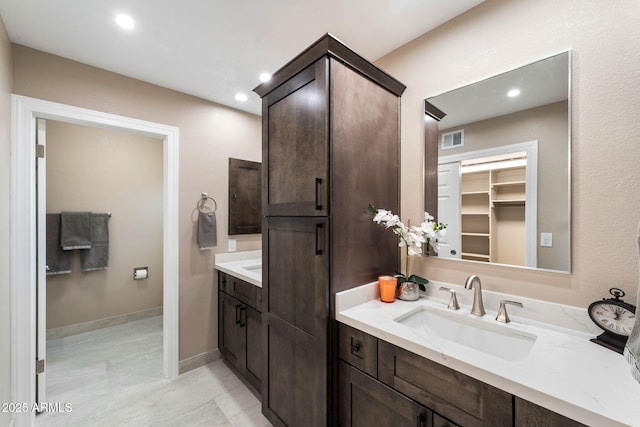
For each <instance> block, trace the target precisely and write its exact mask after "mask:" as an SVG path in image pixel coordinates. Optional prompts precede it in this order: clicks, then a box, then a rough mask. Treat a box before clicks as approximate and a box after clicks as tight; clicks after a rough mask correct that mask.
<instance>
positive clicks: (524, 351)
mask: <svg viewBox="0 0 640 427" xmlns="http://www.w3.org/2000/svg"><path fill="white" fill-rule="evenodd" d="M394 321H395V322H398V323H400V324H402V325H405V326H408V327H410V328H412V329H413V330H414V331H416V332H417V333H418V334H419V335H423V336H424V335H426V336H432V335H436V336H438V337H440V338H443V339H445V340H447V341H450V342H453V343H456V344H459V345H462V346H465V347H469V348H473V349H475V350H478V351H481V352H483V353H487V354H490V355H493V356H496V357H499V358H501V359H505V360H512V361H516V360H522V359H524V358H526V357H527V355H528V354H529V352H530V351H531V348H532V347H533V345H534V343H535V341H536V339H537V336H536V335H535V334H532V333H529V332H524V331H520V330H517V329H514V328H512V327H509V326H507V325H503V324H500V323H497V322H494V321H493V319H491V320H489V319H485V318H482V319H481V318H474V317H472V316H471V315H469V314H465V313H461V312H453V311H445V310H444V309H438V308H435V307H429V306H420V307H418V308H416V309H414V310H411V311H410V312H408V313H406V314H404V315H402V316H400V317H397V318H396V319H394Z"/></svg>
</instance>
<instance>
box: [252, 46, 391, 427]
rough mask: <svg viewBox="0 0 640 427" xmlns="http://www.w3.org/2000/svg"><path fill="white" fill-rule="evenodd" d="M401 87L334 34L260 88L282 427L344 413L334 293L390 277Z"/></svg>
mask: <svg viewBox="0 0 640 427" xmlns="http://www.w3.org/2000/svg"><path fill="white" fill-rule="evenodd" d="M403 91H404V86H403V85H402V84H401V83H399V82H398V81H397V80H395V79H393V78H392V77H390V76H389V75H387V74H386V73H384V72H383V71H381V70H380V69H378V68H376V67H375V66H373V65H372V64H370V63H369V62H367V61H366V60H364V59H363V58H362V57H360V56H359V55H357V54H356V53H355V52H353V51H351V50H350V49H349V48H347V47H346V46H345V45H343V44H342V43H340V42H339V41H338V40H336V39H335V38H333V37H331V36H330V35H326V36H324V37H322V38H321V39H320V40H318V41H317V42H316V43H314V44H313V45H312V46H310V47H309V48H308V49H307V50H306V51H304V52H303V53H302V54H300V55H299V56H298V57H296V58H294V59H293V60H292V61H291V62H289V63H288V64H287V65H285V66H284V67H283V68H282V69H280V70H279V71H277V72H276V73H275V74H274V75H273V77H272V79H271V81H269V82H268V83H264V84H263V85H261V86H258V87H257V88H256V89H255V92H256V93H258V95H260V97H261V98H262V123H263V144H262V150H263V151H262V159H263V176H262V183H263V193H262V197H263V212H264V214H265V220H264V222H263V237H262V242H263V251H262V255H263V263H262V265H263V293H264V294H263V299H264V300H263V310H262V312H263V324H264V326H263V328H264V329H263V332H264V351H265V364H266V365H265V367H264V377H263V381H262V408H263V413H264V414H265V416H266V417H267V418H268V419H269V420H270V421H271V422H272V423H273V424H274V425H276V426H300V425H304V426H327V425H335V423H336V420H337V409H336V406H337V405H336V403H337V383H338V357H337V351H338V348H337V324H336V322H335V320H334V318H335V313H334V311H335V307H334V294H335V293H336V292H337V291H341V290H344V289H348V288H351V287H353V286H357V285H359V284H362V283H367V282H371V281H374V280H376V278H377V276H378V275H380V274H383V273H384V274H388V273H393V272H394V271H395V270H397V265H398V256H399V253H398V248H397V241H396V238H395V236H394V235H393V233H389V232H387V231H385V230H384V229H382V228H381V227H378V226H376V224H374V223H373V222H372V217H371V215H370V213H369V212H368V209H367V208H368V206H369V204H374V205H376V206H378V207H381V208H382V207H384V208H386V209H391V210H393V211H394V212H398V210H399V162H400V158H399V148H400V146H399V132H400V123H399V116H400V98H399V97H400V95H401V93H402V92H403Z"/></svg>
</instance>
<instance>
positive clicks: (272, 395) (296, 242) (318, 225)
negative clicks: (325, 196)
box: [262, 217, 329, 426]
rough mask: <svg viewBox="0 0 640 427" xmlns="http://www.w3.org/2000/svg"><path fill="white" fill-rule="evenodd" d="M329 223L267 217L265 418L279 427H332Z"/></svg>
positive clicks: (264, 255) (263, 293)
mask: <svg viewBox="0 0 640 427" xmlns="http://www.w3.org/2000/svg"><path fill="white" fill-rule="evenodd" d="M327 228H328V225H327V220H326V219H325V218H298V217H291V218H267V220H266V222H265V226H264V227H263V229H264V230H265V232H264V234H263V257H264V258H265V260H266V261H265V262H264V263H263V270H264V277H265V278H266V280H265V281H264V282H263V287H262V299H263V303H262V306H263V312H262V316H263V317H262V320H263V322H264V325H265V326H264V327H263V333H264V338H263V339H264V340H265V341H266V343H265V346H266V352H267V353H266V358H265V363H266V365H267V366H266V367H265V369H264V370H263V372H264V373H265V375H266V377H265V378H262V380H263V381H262V403H263V413H264V414H265V415H266V416H267V418H268V419H269V420H270V421H271V422H272V423H273V424H274V425H277V426H284V425H287V426H302V425H304V426H326V425H327V417H328V413H327V408H328V401H327V400H328V387H329V381H328V378H329V376H328V371H327V369H328V304H329V299H328V294H329V289H328V281H327V272H328V255H327V249H326V247H325V245H326V243H325V242H327V240H326V238H327Z"/></svg>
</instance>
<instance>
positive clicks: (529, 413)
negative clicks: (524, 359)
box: [339, 324, 582, 427]
mask: <svg viewBox="0 0 640 427" xmlns="http://www.w3.org/2000/svg"><path fill="white" fill-rule="evenodd" d="M339 333H340V359H341V361H340V380H339V381H340V396H339V425H340V426H343V427H346V426H371V425H375V426H398V427H400V426H407V427H409V426H411V427H413V426H419V427H462V426H463V427H475V426H478V427H480V426H484V427H578V426H582V424H580V423H578V422H576V421H573V420H571V419H569V418H566V417H564V416H562V415H560V414H557V413H555V412H552V411H550V410H548V409H545V408H542V407H540V406H538V405H536V404H534V403H531V402H528V401H526V400H524V399H521V398H519V397H517V396H514V395H512V394H510V393H507V392H505V391H502V390H500V389H497V388H495V387H493V386H490V385H488V384H486V383H483V382H482V381H479V380H477V379H475V378H472V377H469V376H467V375H464V374H462V373H460V372H457V371H455V370H453V369H450V368H447V367H445V366H442V365H440V364H438V363H436V362H433V361H431V360H429V359H426V358H424V357H421V356H418V355H416V354H414V353H411V352H409V351H407V350H404V349H402V348H399V347H397V346H394V345H393V344H390V343H388V342H386V341H383V340H380V339H377V338H375V337H373V336H371V335H368V334H366V333H364V332H362V331H359V330H357V329H354V328H352V327H350V326H346V325H344V324H340V327H339Z"/></svg>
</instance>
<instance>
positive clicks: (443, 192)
mask: <svg viewBox="0 0 640 427" xmlns="http://www.w3.org/2000/svg"><path fill="white" fill-rule="evenodd" d="M438 222H443V223H445V224H447V233H446V234H445V236H444V238H443V239H442V240H441V241H440V243H439V247H440V250H439V251H438V256H439V257H442V258H460V257H461V252H460V246H461V238H460V162H452V163H443V164H439V165H438Z"/></svg>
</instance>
